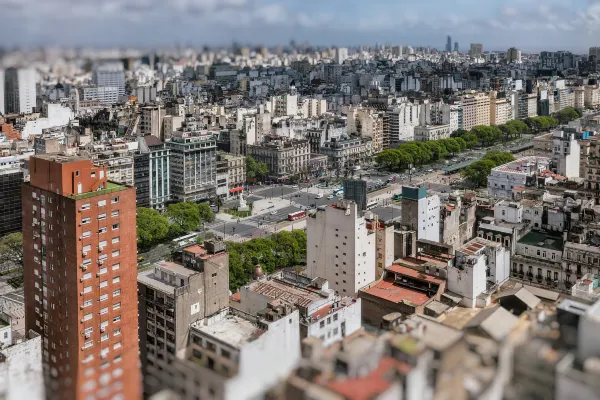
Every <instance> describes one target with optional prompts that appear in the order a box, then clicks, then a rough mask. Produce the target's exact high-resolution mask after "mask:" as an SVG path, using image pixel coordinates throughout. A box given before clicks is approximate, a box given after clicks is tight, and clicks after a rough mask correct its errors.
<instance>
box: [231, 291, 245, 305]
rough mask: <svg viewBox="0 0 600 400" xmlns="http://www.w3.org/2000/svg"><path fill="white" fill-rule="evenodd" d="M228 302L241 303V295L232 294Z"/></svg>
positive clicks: (238, 293)
mask: <svg viewBox="0 0 600 400" xmlns="http://www.w3.org/2000/svg"><path fill="white" fill-rule="evenodd" d="M229 300H231V301H235V302H237V303H239V302H240V301H242V295H241V294H240V292H237V293H234V294H232V295H231V296H229Z"/></svg>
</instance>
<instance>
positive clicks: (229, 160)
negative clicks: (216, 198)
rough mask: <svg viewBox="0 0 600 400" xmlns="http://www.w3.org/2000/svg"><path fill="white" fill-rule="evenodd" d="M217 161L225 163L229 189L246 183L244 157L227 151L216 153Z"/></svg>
mask: <svg viewBox="0 0 600 400" xmlns="http://www.w3.org/2000/svg"><path fill="white" fill-rule="evenodd" d="M217 160H218V161H225V162H226V164H227V184H228V186H229V190H231V189H238V188H240V187H243V186H244V184H245V183H246V157H244V156H235V155H233V154H228V153H217Z"/></svg>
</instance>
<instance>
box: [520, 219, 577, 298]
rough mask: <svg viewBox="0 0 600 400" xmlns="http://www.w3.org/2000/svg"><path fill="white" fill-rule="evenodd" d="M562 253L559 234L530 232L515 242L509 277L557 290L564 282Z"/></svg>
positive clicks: (561, 240)
mask: <svg viewBox="0 0 600 400" xmlns="http://www.w3.org/2000/svg"><path fill="white" fill-rule="evenodd" d="M562 253H563V238H562V236H561V235H560V234H557V233H556V232H540V231H531V232H529V233H527V234H526V235H525V236H523V237H522V238H520V239H519V240H518V242H517V246H516V254H515V255H514V256H513V257H512V260H511V262H512V267H511V276H512V277H513V278H514V279H520V280H523V281H529V282H530V283H535V284H538V285H545V286H548V287H549V288H558V286H559V284H560V283H563V280H564V276H563V271H562V265H561V260H562ZM580 272H581V271H580ZM573 278H575V277H573ZM569 279H571V277H569ZM573 282H574V281H573Z"/></svg>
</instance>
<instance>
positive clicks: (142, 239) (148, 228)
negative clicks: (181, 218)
mask: <svg viewBox="0 0 600 400" xmlns="http://www.w3.org/2000/svg"><path fill="white" fill-rule="evenodd" d="M136 222H137V240H138V245H139V246H140V247H141V248H144V249H145V248H149V247H150V246H152V245H153V244H156V243H159V242H161V241H163V240H164V239H165V238H166V237H167V235H168V233H169V221H167V219H166V218H165V217H163V216H162V215H160V213H159V212H158V211H156V210H153V209H152V208H145V207H139V208H138V209H137V216H136Z"/></svg>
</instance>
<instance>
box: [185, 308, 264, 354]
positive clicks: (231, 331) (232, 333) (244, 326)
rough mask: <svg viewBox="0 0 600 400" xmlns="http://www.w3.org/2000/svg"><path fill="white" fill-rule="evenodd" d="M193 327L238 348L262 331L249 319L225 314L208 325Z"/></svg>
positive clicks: (195, 325)
mask: <svg viewBox="0 0 600 400" xmlns="http://www.w3.org/2000/svg"><path fill="white" fill-rule="evenodd" d="M193 327H194V329H195V330H196V331H198V332H201V333H202V334H204V335H206V336H210V337H213V338H215V339H217V340H219V341H221V342H224V343H226V344H228V345H230V346H232V347H235V348H240V347H242V346H243V345H245V344H246V343H249V342H252V341H253V340H255V339H256V338H258V337H259V336H260V335H262V334H263V333H264V331H262V330H261V329H258V328H257V327H256V326H255V325H254V324H252V323H251V322H250V321H248V320H246V319H243V318H240V317H238V316H235V315H227V316H226V317H224V318H223V319H222V320H220V321H218V322H214V323H212V324H210V325H208V326H200V325H198V324H194V325H193Z"/></svg>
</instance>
